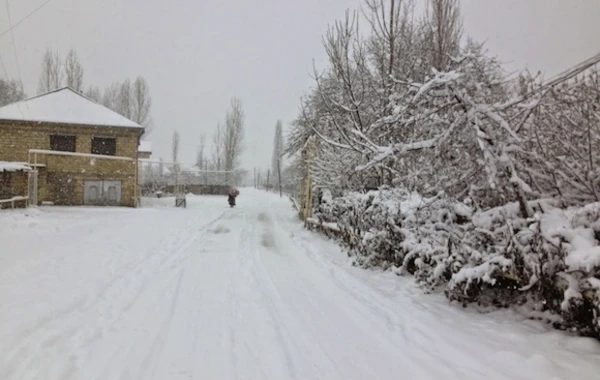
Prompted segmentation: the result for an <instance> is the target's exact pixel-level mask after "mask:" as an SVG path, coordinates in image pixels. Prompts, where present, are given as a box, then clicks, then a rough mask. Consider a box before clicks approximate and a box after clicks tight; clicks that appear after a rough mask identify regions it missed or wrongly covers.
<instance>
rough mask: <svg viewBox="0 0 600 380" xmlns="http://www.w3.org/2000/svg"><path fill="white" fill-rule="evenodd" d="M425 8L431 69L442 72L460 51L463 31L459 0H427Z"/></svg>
mask: <svg viewBox="0 0 600 380" xmlns="http://www.w3.org/2000/svg"><path fill="white" fill-rule="evenodd" d="M427 8H428V9H427V17H428V26H429V28H428V33H429V35H430V38H431V39H430V41H431V44H432V49H433V67H435V68H436V69H437V70H439V71H444V70H446V68H447V67H448V64H449V62H450V60H451V57H453V56H455V55H456V54H458V52H459V49H460V38H461V36H462V30H463V23H462V18H461V13H460V0H429V3H428V7H427Z"/></svg>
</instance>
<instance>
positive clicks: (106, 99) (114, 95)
mask: <svg viewBox="0 0 600 380" xmlns="http://www.w3.org/2000/svg"><path fill="white" fill-rule="evenodd" d="M119 88H120V85H119V83H113V84H111V85H109V86H107V87H106V88H105V89H104V93H103V94H102V105H103V106H104V107H106V108H109V109H111V110H113V111H115V112H118V111H117V110H118V107H117V104H118V98H119Z"/></svg>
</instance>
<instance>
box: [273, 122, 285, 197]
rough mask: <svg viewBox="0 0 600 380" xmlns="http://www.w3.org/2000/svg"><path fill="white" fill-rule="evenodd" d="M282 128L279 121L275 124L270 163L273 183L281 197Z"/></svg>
mask: <svg viewBox="0 0 600 380" xmlns="http://www.w3.org/2000/svg"><path fill="white" fill-rule="evenodd" d="M283 150H284V143H283V126H282V123H281V120H277V124H275V138H274V139H273V158H272V161H271V166H272V172H273V179H274V181H273V183H277V184H278V185H279V195H280V196H281V195H282V190H281V159H282V158H283Z"/></svg>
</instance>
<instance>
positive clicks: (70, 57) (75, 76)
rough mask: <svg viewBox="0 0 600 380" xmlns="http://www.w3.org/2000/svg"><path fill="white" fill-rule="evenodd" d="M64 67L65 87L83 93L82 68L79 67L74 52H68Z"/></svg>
mask: <svg viewBox="0 0 600 380" xmlns="http://www.w3.org/2000/svg"><path fill="white" fill-rule="evenodd" d="M64 66H65V79H66V81H67V86H69V87H70V88H72V89H73V90H75V91H77V92H83V66H81V63H80V62H79V58H78V57H77V53H76V52H75V50H73V49H71V50H69V54H67V57H66V58H65V63H64Z"/></svg>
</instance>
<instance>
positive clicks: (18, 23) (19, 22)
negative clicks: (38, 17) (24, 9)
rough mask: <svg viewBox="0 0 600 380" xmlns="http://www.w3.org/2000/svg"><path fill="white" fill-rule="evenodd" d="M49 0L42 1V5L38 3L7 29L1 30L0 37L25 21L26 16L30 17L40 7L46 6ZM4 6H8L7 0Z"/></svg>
mask: <svg viewBox="0 0 600 380" xmlns="http://www.w3.org/2000/svg"><path fill="white" fill-rule="evenodd" d="M51 1H52V0H46V1H45V2H44V3H42V5H40V6H39V7H37V8H35V9H34V10H33V11H32V12H31V13H29V14H28V15H27V16H25V17H23V18H22V19H21V20H19V21H18V22H17V23H16V24H14V25H11V26H10V27H9V28H8V29H6V30H5V31H3V32H2V33H0V37H2V36H4V35H5V34H6V33H8V32H12V30H13V29H14V28H16V27H17V26H19V25H21V24H22V23H23V22H25V21H26V20H27V19H28V18H30V17H31V16H33V15H34V14H36V13H37V11H39V10H40V9H42V8H43V7H44V6H46V5H47V4H48V3H49V2H51ZM6 6H7V7H8V1H7V2H6ZM9 18H10V17H9Z"/></svg>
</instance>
